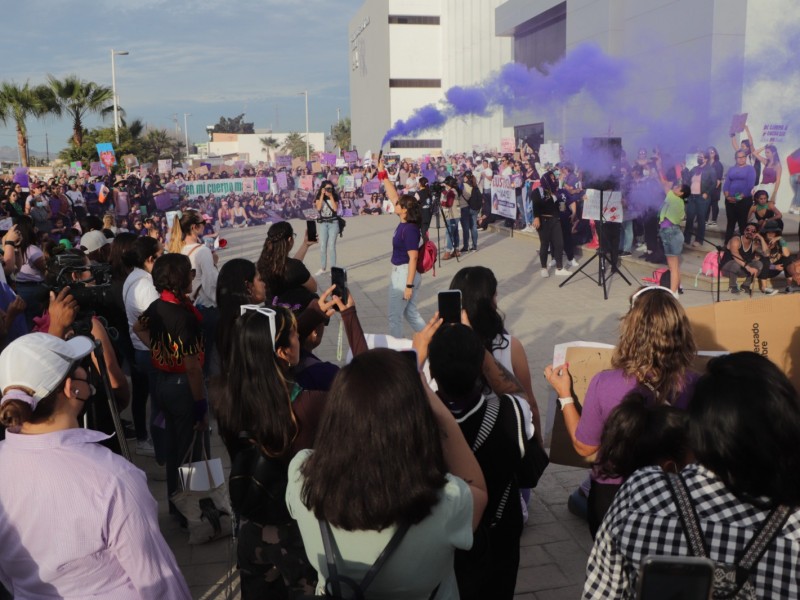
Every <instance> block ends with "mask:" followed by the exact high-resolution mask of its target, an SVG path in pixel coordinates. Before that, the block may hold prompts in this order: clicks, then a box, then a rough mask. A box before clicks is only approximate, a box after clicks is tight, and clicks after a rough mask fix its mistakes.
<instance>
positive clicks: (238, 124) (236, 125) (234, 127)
mask: <svg viewBox="0 0 800 600" xmlns="http://www.w3.org/2000/svg"><path fill="white" fill-rule="evenodd" d="M255 132H256V130H255V129H254V128H253V123H245V120H244V113H242V114H240V115H237V116H235V117H232V118H227V117H220V118H219V123H217V124H216V125H214V133H255Z"/></svg>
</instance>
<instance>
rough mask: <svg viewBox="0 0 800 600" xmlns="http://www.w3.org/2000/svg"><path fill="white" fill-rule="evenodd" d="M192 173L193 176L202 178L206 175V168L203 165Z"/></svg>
mask: <svg viewBox="0 0 800 600" xmlns="http://www.w3.org/2000/svg"><path fill="white" fill-rule="evenodd" d="M193 171H194V174H195V175H197V176H198V177H203V176H205V175H208V167H207V166H205V165H203V166H201V167H197V168H196V169H193Z"/></svg>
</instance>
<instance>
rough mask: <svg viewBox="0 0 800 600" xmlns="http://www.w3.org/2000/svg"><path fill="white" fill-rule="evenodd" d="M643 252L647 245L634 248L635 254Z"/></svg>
mask: <svg viewBox="0 0 800 600" xmlns="http://www.w3.org/2000/svg"><path fill="white" fill-rule="evenodd" d="M645 250H647V244H639V245H638V246H636V251H637V252H644V251H645Z"/></svg>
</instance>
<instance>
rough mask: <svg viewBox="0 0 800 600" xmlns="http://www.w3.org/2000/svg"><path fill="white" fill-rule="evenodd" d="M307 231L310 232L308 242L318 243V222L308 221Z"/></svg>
mask: <svg viewBox="0 0 800 600" xmlns="http://www.w3.org/2000/svg"><path fill="white" fill-rule="evenodd" d="M306 231H308V241H309V242H316V241H317V222H316V221H306Z"/></svg>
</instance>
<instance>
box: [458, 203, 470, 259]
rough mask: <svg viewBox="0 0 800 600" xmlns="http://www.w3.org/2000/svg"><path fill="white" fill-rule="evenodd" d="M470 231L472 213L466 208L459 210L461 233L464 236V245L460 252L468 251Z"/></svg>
mask: <svg viewBox="0 0 800 600" xmlns="http://www.w3.org/2000/svg"><path fill="white" fill-rule="evenodd" d="M470 231H472V211H470V209H468V208H462V209H461V232H462V234H463V235H464V244H463V247H462V248H461V250H462V251H463V252H466V251H467V250H469V232H470Z"/></svg>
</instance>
